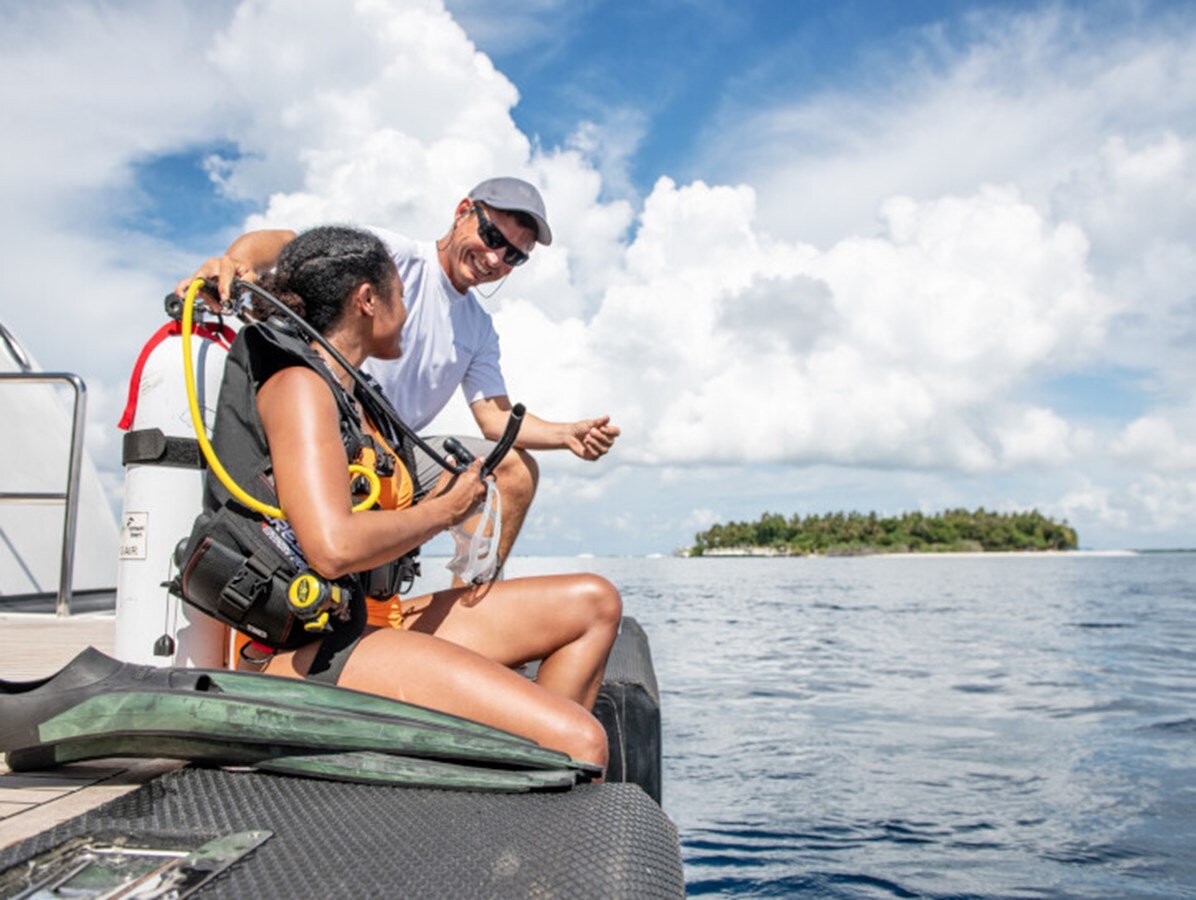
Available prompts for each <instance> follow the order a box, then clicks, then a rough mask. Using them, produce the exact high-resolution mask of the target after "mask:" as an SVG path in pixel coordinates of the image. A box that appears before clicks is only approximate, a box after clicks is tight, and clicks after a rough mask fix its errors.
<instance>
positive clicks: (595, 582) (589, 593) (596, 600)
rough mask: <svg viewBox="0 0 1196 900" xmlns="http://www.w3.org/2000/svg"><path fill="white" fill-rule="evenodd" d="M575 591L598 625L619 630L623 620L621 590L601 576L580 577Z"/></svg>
mask: <svg viewBox="0 0 1196 900" xmlns="http://www.w3.org/2000/svg"><path fill="white" fill-rule="evenodd" d="M575 590H576V591H577V593H578V595H579V596H580V597H581V598H582V599H583V601H584V602H585V604H586V607H587V609H588V610H589V613H590V617H591V620H592V621H593V622H594V623H595V624H597V625H607V626H612V627H613V628H616V629H617V628H618V627H619V623H620V622H621V621H622V619H623V598H622V596H620V594H619V589H618V588H616V587H615V586H614V585H613V584H611V583H610V582H609V581H607V580H606V579H605V578H603V577H602V576H601V575H592V574H585V575H578V576H577V583H576V585H575Z"/></svg>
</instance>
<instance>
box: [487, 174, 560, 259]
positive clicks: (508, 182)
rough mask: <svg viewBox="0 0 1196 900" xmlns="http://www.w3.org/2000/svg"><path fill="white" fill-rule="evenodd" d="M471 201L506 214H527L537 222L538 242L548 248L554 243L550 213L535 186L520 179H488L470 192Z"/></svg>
mask: <svg viewBox="0 0 1196 900" xmlns="http://www.w3.org/2000/svg"><path fill="white" fill-rule="evenodd" d="M469 199H470V200H481V201H482V202H483V203H485V204H486V205H487V206H493V207H494V208H495V209H501V210H504V211H506V212H525V213H527V214H528V215H529V216H531V217H532V218H533V219H535V220H536V240H537V241H539V242H540V243H541V244H543V245H544V246H545V247H547V246H548V245H549V244H551V243H552V229H551V228H549V227H548V213H546V212H545V211H544V198H543V197H541V196H540V192H539V191H538V190H536V188H535V186H533V185H530V184H528V183H527V182H526V181H522V180H520V179H518V178H506V177H504V178H487V179H486V180H485V181H483V182H482V183H481V184H479V185H477V186H476V187H475V188H474V189H473V190H472V191H470V192H469Z"/></svg>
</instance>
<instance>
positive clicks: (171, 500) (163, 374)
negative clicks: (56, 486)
mask: <svg viewBox="0 0 1196 900" xmlns="http://www.w3.org/2000/svg"><path fill="white" fill-rule="evenodd" d="M231 338H232V332H231V331H229V330H228V329H227V328H226V329H224V330H223V333H222V334H220V335H217V334H216V332H215V331H212V330H209V328H207V327H200V328H197V329H196V330H195V331H194V333H193V337H192V339H191V354H192V359H193V361H194V365H195V381H196V390H197V392H198V395H199V404H200V408H201V409H202V410H203V417H204V423H205V425H206V426H207V428H208V431H209V433H210V432H211V428H212V422H213V419H214V417H215V412H216V400H217V397H218V395H219V393H220V381H221V378H222V377H223V374H224V363H225V360H226V359H227V357H228V349H227V345H228V343H229V342H230V341H231ZM134 382H135V383H134ZM129 403H130V406H129V408H128V409H126V414H125V418H124V420H122V422H121V426H122V427H126V428H128V432H127V434H126V435H125V445H124V453H123V459H124V462H125V498H124V510H123V512H122V514H121V520H120V525H121V539H120V562H119V568H118V571H117V588H116V642H115V654H116V656H117V658H119V659H122V660H125V661H126V662H135V663H142V664H147V665H155V666H193V667H202V668H223V667H224V662H225V645H226V643H227V637H226V632H225V628H224V626H223V625H221V624H220V623H219V622H217V621H216V620H215V619H213V618H211V617H209V616H206V615H204V614H203V613H202V612H200V611H199V610H197V609H195V608H193V607H191V606H188V605H187V604H185V603H183V602H182V601H181V600H179V599H178V598H177V597H174V596H171V595H170V594H169V593H168V592H167V589H166V587H165V582H168V581H169V580H170V578H171V577H172V576H173V575H174V574H175V571H174V550H175V547H176V546H177V545H178V543H179V542H180V541H182V540H184V539H186V538H187V536H188V535H189V534H190V533H191V526H192V524H193V523H194V521H195V517H196V516H197V515H199V513H200V511H201V508H202V503H203V479H204V469H203V468H201V467H200V465H199V459H200V458H201V457H200V453H199V449H198V445H197V444H196V441H195V431H194V429H193V426H192V424H191V417H190V412H189V409H188V403H187V391H186V387H185V384H184V379H183V350H182V338H181V337H180V328H179V326H178V324H177V323H170V324H168V325H167V326H164V327H163V329H162V330H160V331H159V332H158V333H157V334H155V335H154V337H152V338H151V339H150V341H149V343H147V344H146V347H145V349H144V350H143V351H142V356H141V358H140V359H139V361H138V366H137V368H136V369H135V370H134V373H133V379H132V382H131V383H130V387H129ZM134 404H135V408H134ZM130 413H131V415H130ZM164 635H168V636H169V637H170V638H172V639H173V640H172V641H167V640H163V636H164Z"/></svg>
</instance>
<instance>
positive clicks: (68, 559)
mask: <svg viewBox="0 0 1196 900" xmlns="http://www.w3.org/2000/svg"><path fill="white" fill-rule="evenodd" d="M11 383H18V384H67V385H70V386H71V387H72V388H74V390H75V404H74V412H73V415H72V419H71V459H70V466H69V468H68V469H67V474H66V490H65V491H63V492H61V493H59V492H54V491H0V503H26V504H46V503H49V504H54V503H61V504H63V506H64V508H63V514H62V563H61V566H60V567H59V571H58V600H57V602H56V603H55V606H54V608H55V611H56V612H57V613H58V615H60V616H69V615H70V613H71V579H72V577H73V574H74V568H75V523H76V521H77V520H78V517H79V473H80V470H81V469H82V468H83V427H84V419H85V417H86V415H87V385H86V384H84V383H83V379H82V378H80V377H79V376H78V375H74V374H72V373H70V372H0V385H4V384H11Z"/></svg>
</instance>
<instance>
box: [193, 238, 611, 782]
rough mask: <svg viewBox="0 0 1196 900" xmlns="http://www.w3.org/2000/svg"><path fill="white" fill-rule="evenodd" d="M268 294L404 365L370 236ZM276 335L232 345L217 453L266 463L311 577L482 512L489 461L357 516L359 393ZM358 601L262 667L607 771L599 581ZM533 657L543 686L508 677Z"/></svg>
mask: <svg viewBox="0 0 1196 900" xmlns="http://www.w3.org/2000/svg"><path fill="white" fill-rule="evenodd" d="M268 287H270V288H271V289H272V292H273V293H275V294H276V295H278V296H279V298H280V299H282V300H283V302H285V303H287V304H288V305H289V306H291V307H292V308H293V309H296V310H297V311H298V312H300V314H301V315H302V316H303V317H304V319H305V320H306V321H307V322H308V323H310V324H311V325H312V326H313V327H315V328H316V330H317V331H319V332H320V333H321V334H322V335H323V336H324V337H325V338H326V339H327V340H328V341H329V342H330V343H331V344H332V345H333V346H334V347H335V348H336V349H337V350H338V351H339V352H340V353H341V354H342V355H343V356H344V357H345V359H346V360H347V361H348V362H349V363H350V364H351V365H353V366H355V367H356V366H358V365H360V364H361V362H362V361H364V360H365V359H366V358H367V357H369V356H378V357H381V358H388V357H390V358H393V357H394V355H395V354H396V352H397V350H396V348H398V347H399V340H398V335H399V333H400V332H401V330H402V327H403V323H404V321H405V319H406V310H405V307H404V305H403V287H402V284H401V283H400V281H399V278H398V275H397V273H396V271H395V267H394V264H393V262H392V261H391V259H390V256H389V255H388V253H387V251H386V248H385V247H384V245H383V244H382V242H381V241H379V240H378V239H377V238H376V237H374V236H373V235H371V234H368V233H366V232H361V231H357V230H354V229H350V228H341V227H326V228H317V229H313V230H312V231H308V232H305V233H304V234H301V235H300V236H299V237H297V238H296V239H295V240H293V241H292V242H291V243H289V244H288V245H287V247H286V248H285V249H284V250H283V252H282V254H281V255H280V257H279V259H278V262H277V265H276V267H275V273H274V275H273V276H272V281H271V282H270V284H269V285H268ZM270 333H271V332H270V329H269V327H268V326H263V325H250V326H248V327H247V328H246V329H244V330H243V331H242V334H241V335H240V336H239V337H238V342H241V343H242V344H243V347H242V350H241V351H240V352H239V353H238V351H237V350H236V348H234V352H233V353H232V354H231V355H230V360H229V363H230V366H232V365H233V364H234V361H235V360H238V359H241V360H243V365H242V369H243V372H244V373H245V374H244V375H243V377H241V378H240V380H238V377H237V376H236V375H235V374H234V376H233V377H232V380H231V381H230V375H229V373H228V372H226V378H225V383H224V387H223V388H222V390H221V400H220V410H219V411H218V414H217V421H216V426H215V429H214V435H213V442H214V443H215V444H216V445H217V448H218V449H220V448H221V445H222V444H223V446H224V448H226V449H221V450H220V453H221V455H222V456H223V455H224V454H225V452H231V453H235V452H237V449H238V448H244V447H245V446H247V445H250V444H253V443H254V441H256V442H257V444H258V445H259V446H260V447H261V451H262V452H263V453H266V452H268V459H267V460H266V464H267V466H268V468H269V470H270V471H272V479H273V484H272V492H273V494H274V495H275V497H276V498H277V504H278V505H279V506H280V507H281V508H282V509H283V510H284V511H285V513H286V518H287V523H288V524H289V529H287V535H286V536H287V538H288V539H290V538H291V532H293V539H294V540H295V541H296V542H297V544H298V550H299V551H300V552H301V554H302V558H303V559H304V560H305V561H306V564H307V565H308V566H309V567H310V568H311V569H312V570H314V571H315V572H316V573H318V574H319V575H320V576H322V577H323V578H324V579H327V580H328V581H336V580H338V579H344V578H345V577H346V576H351V575H352V574H353V573H361V572H365V571H367V570H371V569H374V568H375V567H378V566H381V565H383V564H386V563H388V562H390V561H393V560H395V559H397V558H399V557H401V556H403V555H404V554H406V553H408V552H409V551H411V550H413V549H415V548H416V547H418V546H419V545H421V544H423V543H425V542H426V541H427V540H429V539H430V538H431V537H433V536H434V535H436V534H438V533H439V532H441V531H443V530H445V529H446V528H449V527H451V526H452V525H455V524H457V523H459V522H461V521H462V520H464V519H465V518H466V517H467V516H469V515H470V514H471V513H472V512H473V511H474V509H475V507H476V506H477V504H478V503H479V501H480V500H481V498H482V497H483V496H484V495H485V486H484V483H483V481H482V479H481V477H480V467H481V463H480V461H475V462H474V463H473V464H472V465H471V466H470V467H469V469H468V471H466V472H465V473H463V474H461V475H458V476H456V477H454V478H451V479H449V478H447V477H446V478H444V479H442V482H441V484H440V485H438V487H437V489H436V490H435V491H433V492H431V493H430V494H429V495H428V497H426V498H425V499H424V500H423V501H421V502H420V503H419V504H417V505H415V506H409V507H408V508H389V509H376V510H369V511H366V512H360V513H354V512H351V505H352V498H351V494H350V489H349V481H348V478H347V475H346V469H347V466H348V464H349V462H350V459H349V454H348V452H347V450H346V439H345V435H344V432H345V428H344V424H345V423H344V421H343V420H344V417H345V416H346V409H349V410H354V409H355V407H353V406H352V404H351V402H350V403H349V404H348V405H346V398H347V397H351V396H352V395H353V391H354V387H355V385H354V383H353V381H352V379H351V378H350V376H349V374H348V373H347V372H346V371H345V370H344V369H342V368H341V367H340V366H339V365H338V364H337V362H336V361H335V360H334V359H332V358H331V357H330V355H329V354H327V353H325V351H324V350H323V349H322V348H320V347H319V346H318V345H317V344H315V343H313V344H312V345H311V348H312V351H314V353H315V354H319V357H318V358H317V357H315V356H313V355H312V352H310V351H308V350H307V348H306V347H301V349H302V351H303V358H302V359H300V358H296V357H294V356H291V357H288V356H287V355H286V353H280V352H279V351H278V350H277V348H276V346H275V344H276V341H275V339H274V338H272V337H270ZM296 343H297V342H296ZM255 347H256V348H258V349H254V348H255ZM246 348H248V349H246ZM321 367H324V369H325V370H321ZM341 388H343V394H342V393H340V389H341ZM226 393H227V394H228V396H226ZM250 397H252V402H250ZM238 401H239V406H238ZM230 409H234V410H236V411H234V412H229V410H230ZM355 414H356V415H360V414H359V413H355ZM354 424H355V425H358V426H359V427H360V429H361V430H362V431H363V432H365V434H366V435H368V436H369V437H370V438H372V439H373V440H374V441H377V442H378V446H380V447H381V452H382V453H383V455H386V452H387V451H388V450H389V449H390V448H389V447H388V446H387V444H386V442H385V440H384V438H383V435H381V434H380V433H379V431H378V429H377V427H376V423H374V422H372V421H370V420H369V418H368V417H364V416H362V417H360V421H359V422H357V423H354ZM263 438H264V442H263ZM261 471H265V470H264V469H262V470H259V475H260V473H261ZM402 475H403V471H402V467H401V466H400V467H399V471H398V473H397V476H396V478H395V479H394V480H393V484H391V485H388V491H386V492H384V497H385V496H387V494H389V495H390V500H389V503H388V504H386V503H384V505H389V506H391V507H396V506H404V505H406V504H409V503H410V496H411V484H410V481H409V479H408V480H404V479H403V478H402ZM256 481H258V482H260V481H262V479H261V478H258V479H256ZM208 488H209V493H208V498H207V500H206V503H207V508H208V511H209V512H211V511H212V509H213V508H214V507H217V506H220V505H223V506H230V507H231V506H235V501H225V502H224V503H223V504H221V502H220V494H219V488H218V485H217V484H215V482H214V480H213V478H212V476H210V475H209V485H208ZM256 489H257V490H258V491H259V492H260V490H261V485H260V484H256ZM224 496H225V497H227V496H228V495H227V494H225V495H224ZM242 509H243V508H242ZM234 512H239V510H234ZM275 524H276V525H277V523H275ZM272 539H274V540H277V539H275V538H272ZM184 585H185V583H184ZM185 589H186V588H185V586H184V590H185ZM352 593H353V599H352V602H351V607H352V614H351V615H349V616H348V617H347V621H339V620H336V619H333V620H332V621H331V622H330V625H331V628H332V631H331V633H330V634H324V635H321V634H318V633H314V634H313V639H312V640H311V642H310V643H307V644H305V645H304V646H301V647H299V648H298V649H294V650H289V651H284V652H276V653H273V654H272V655H268V656H266V657H264V658H262V659H261V660H260V661H259V662H258V668H259V670H260V671H264V672H267V673H269V674H271V675H282V676H287V677H294V678H304V677H316V678H320V679H322V680H327V681H332V682H334V683H336V684H339V685H341V686H343V687H350V688H355V689H357V690H362V691H368V692H370V693H374V694H380V695H383V696H387V697H392V698H395V699H398V700H404V701H407V702H411V703H417V704H420V705H423V706H428V707H432V708H435V709H440V710H443V711H445V712H450V713H454V714H457V715H461V716H466V717H468V718H471V719H475V720H477V721H480V722H484V723H486V724H488V725H493V726H495V727H498V728H503V729H506V730H508V731H512V732H514V733H516V734H520V735H523V736H525V737H528V738H531V739H533V740H535V741H537V742H539V743H540V744H542V745H544V746H546V747H551V748H554V749H557V750H561V751H563V752H565V753H568V754H569V755H570V756H571V757H573V758H574V759H578V760H582V761H585V762H591V763H596V764H598V765H602V766H605V765H606V761H607V759H606V758H607V744H606V735H605V732H604V731H603V729H602V726H601V725H600V724H599V723H598V721H597V720H596V719H595V718H594V717H593V716H592V715H591V714H590V712H589V710H590V708H591V707H592V706H593V703H594V700H595V698H596V697H597V693H598V689H599V686H600V685H601V682H602V675H603V670H604V667H605V665H606V658H607V655H608V654H609V652H610V648H611V645H612V644H613V642H614V638H615V635H616V632H617V629H618V625H619V621H620V616H621V614H622V604H621V600H620V598H619V594H618V592H617V591H616V590H615V588H614V587H613V586H612V585H611V584H610V583H609V582H607V581H606V580H604V579H602V578H599V577H597V576H592V575H561V576H548V577H540V578H524V579H516V580H512V581H506V582H500V583H496V584H492V585H489V586H487V587H485V588H455V589H450V590H446V591H441V592H438V593H434V594H430V595H425V596H421V597H415V598H412V599H409V600H399V599H398V598H395V599H393V600H391V601H389V602H388V604H386V606H385V607H384V608H383V609H382V612H381V614H380V615H379V614H378V613H375V614H374V615H367V612H366V610H365V600H364V597H363V596H362V593H361V591H354V592H352ZM381 623H389V625H388V626H382V627H379V625H380V624H381ZM535 659H542V660H543V662H542V663H541V665H540V669H539V672H538V674H537V678H536V681H535V682H532V681H529V680H528V679H526V678H524V677H523V676H521V675H519V674H518V673H516V672H515V671H513V667H517V666H520V665H522V664H523V663H526V662H528V661H530V660H535Z"/></svg>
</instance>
